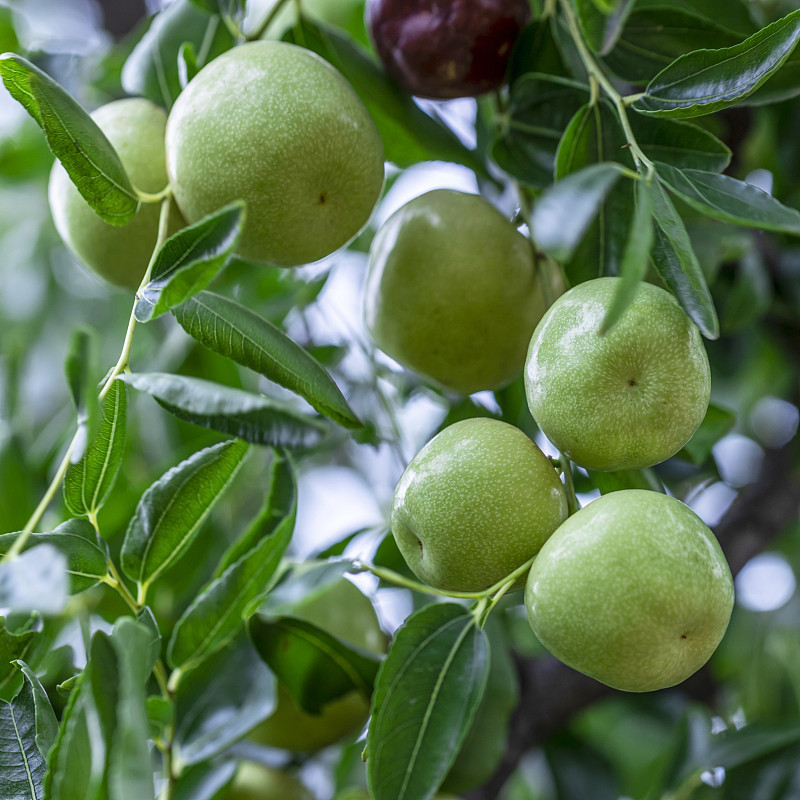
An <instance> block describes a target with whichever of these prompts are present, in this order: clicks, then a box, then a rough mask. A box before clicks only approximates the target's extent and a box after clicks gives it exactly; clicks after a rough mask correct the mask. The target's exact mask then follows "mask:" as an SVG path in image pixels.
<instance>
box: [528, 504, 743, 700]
mask: <svg viewBox="0 0 800 800" xmlns="http://www.w3.org/2000/svg"><path fill="white" fill-rule="evenodd" d="M525 608H526V611H527V614H528V621H529V622H530V624H531V627H532V628H533V632H534V633H535V634H536V636H537V637H538V638H539V640H540V641H541V643H542V644H543V645H544V646H545V647H546V648H547V649H548V650H549V651H550V652H551V653H552V654H553V655H554V656H556V658H559V659H560V660H561V661H563V662H564V663H565V664H568V665H569V666H570V667H573V668H574V669H576V670H578V671H580V672H583V673H585V674H586V675H590V676H591V677H593V678H596V679H597V680H598V681H601V682H602V683H605V684H608V685H609V686H612V687H614V688H615V689H622V690H624V691H628V692H649V691H654V690H656V689H664V688H666V687H668V686H674V685H675V684H677V683H680V682H681V681H684V680H686V678H688V677H689V676H690V675H692V674H693V673H694V672H696V671H697V670H698V669H700V667H702V666H703V664H705V663H706V661H708V659H709V658H710V657H711V654H712V653H713V652H714V650H715V649H716V647H717V645H718V644H719V643H720V641H721V639H722V637H723V635H724V633H725V630H726V628H727V627H728V620H729V619H730V616H731V611H732V609H733V579H732V578H731V572H730V569H729V567H728V564H727V562H726V561H725V556H724V555H723V554H722V550H721V549H720V547H719V544H718V543H717V540H716V539H715V538H714V534H713V533H712V532H711V531H710V530H709V529H708V528H707V527H706V525H705V524H704V523H703V521H702V520H701V519H700V518H699V517H698V516H697V515H696V514H694V512H693V511H691V510H690V509H689V508H687V507H686V506H685V505H684V504H683V503H681V502H680V501H679V500H676V499H675V498H673V497H668V496H667V495H664V494H660V493H658V492H650V491H645V490H642V489H629V490H626V491H621V492H613V493H611V494H607V495H604V496H603V497H600V498H599V499H598V500H595V501H594V502H592V503H590V504H589V505H588V506H586V508H583V509H581V510H580V511H578V512H577V513H576V514H574V515H573V516H571V517H570V518H569V519H568V520H567V521H566V522H565V523H564V524H563V525H562V526H561V527H560V528H559V529H558V530H557V531H556V532H555V533H554V534H553V535H552V536H551V537H550V539H548V541H547V543H546V544H545V545H544V547H542V550H541V552H540V553H539V555H538V556H537V557H536V560H535V561H534V563H533V567H532V568H531V571H530V573H529V575H528V583H527V586H526V588H525Z"/></svg>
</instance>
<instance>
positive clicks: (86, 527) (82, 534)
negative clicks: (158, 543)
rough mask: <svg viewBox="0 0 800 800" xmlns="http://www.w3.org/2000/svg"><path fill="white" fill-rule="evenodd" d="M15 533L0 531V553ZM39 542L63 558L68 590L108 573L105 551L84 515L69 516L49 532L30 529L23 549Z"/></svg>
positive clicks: (77, 589)
mask: <svg viewBox="0 0 800 800" xmlns="http://www.w3.org/2000/svg"><path fill="white" fill-rule="evenodd" d="M17 536H19V534H18V533H4V534H2V535H0V556H2V555H5V554H6V553H7V552H8V551H9V550H10V549H11V545H12V544H13V543H14V540H15V539H16V538H17ZM40 545H48V546H50V547H52V548H53V549H55V550H56V551H58V552H59V553H61V554H62V555H63V557H64V558H65V559H66V573H67V575H68V576H69V591H70V593H71V594H77V593H78V592H83V591H85V590H86V589H91V588H92V586H95V585H96V584H97V583H98V582H99V581H101V580H102V579H103V578H105V577H106V575H108V565H107V562H106V554H105V552H104V551H103V549H102V548H101V547H100V545H99V544H98V539H97V534H96V533H95V530H94V528H93V527H92V525H91V524H90V523H89V522H87V521H86V520H83V519H68V520H67V521H66V522H63V523H62V524H61V525H59V526H58V527H57V528H56V529H55V530H54V531H52V533H32V534H30V536H29V537H28V540H27V542H26V543H25V549H24V551H23V552H27V551H29V550H31V548H34V547H39V546H40Z"/></svg>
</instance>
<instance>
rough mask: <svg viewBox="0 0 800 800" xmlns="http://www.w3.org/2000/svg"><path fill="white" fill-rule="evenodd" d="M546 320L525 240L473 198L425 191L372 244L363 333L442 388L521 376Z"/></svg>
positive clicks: (491, 384)
mask: <svg viewBox="0 0 800 800" xmlns="http://www.w3.org/2000/svg"><path fill="white" fill-rule="evenodd" d="M542 314H544V300H543V299H542V294H541V291H540V288H539V285H538V282H537V280H536V269H535V266H534V263H533V254H532V252H531V247H530V243H529V242H528V241H527V240H526V239H525V237H524V236H523V235H522V234H520V233H519V232H518V231H517V230H516V228H515V227H514V226H513V225H512V224H511V223H510V222H509V221H508V220H507V219H506V218H505V217H504V216H503V215H502V214H501V213H500V212H499V211H498V210H497V209H495V208H494V207H493V206H492V205H491V204H490V203H488V202H487V201H486V200H484V199H483V198H482V197H479V196H478V195H471V194H464V193H462V192H456V191H453V190H451V189H437V190H435V191H432V192H428V193H427V194H423V195H421V196H420V197H416V198H414V199H413V200H411V201H410V202H409V203H407V204H406V205H405V206H403V207H402V208H400V209H399V210H398V211H396V212H395V213H394V214H393V215H392V216H391V217H389V219H388V220H387V221H386V222H385V223H384V225H383V226H382V227H381V229H380V230H379V231H378V233H377V235H376V236H375V238H374V239H373V242H372V247H371V248H370V259H369V271H368V273H367V280H366V284H365V288H364V321H365V323H366V326H367V329H368V330H369V332H370V334H371V335H372V338H373V340H374V341H375V344H376V345H377V346H378V347H379V348H380V349H381V350H383V351H384V352H385V353H386V354H387V355H390V356H391V357H392V358H394V359H395V360H396V361H399V362H400V363H401V364H403V365H404V366H406V367H408V368H409V369H412V370H414V371H416V372H419V373H420V374H422V375H424V376H426V377H427V378H430V379H431V380H433V381H435V382H436V383H438V384H441V385H442V386H444V387H446V388H449V389H454V390H455V391H457V392H462V393H463V394H471V393H472V392H477V391H479V390H481V389H495V388H498V387H500V386H502V385H503V384H506V383H508V382H509V381H510V380H512V379H513V378H515V377H516V376H517V375H519V373H520V372H521V371H522V368H523V366H524V363H525V353H526V352H527V348H528V342H529V341H530V337H531V334H532V333H533V330H534V328H535V327H536V323H537V322H538V321H539V320H540V319H541V317H542Z"/></svg>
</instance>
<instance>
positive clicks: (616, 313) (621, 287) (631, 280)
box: [600, 181, 653, 336]
mask: <svg viewBox="0 0 800 800" xmlns="http://www.w3.org/2000/svg"><path fill="white" fill-rule="evenodd" d="M652 214H653V190H652V188H651V185H650V184H649V183H645V182H644V181H639V182H638V183H637V184H636V211H635V212H634V215H633V219H632V220H631V222H630V227H629V230H628V241H627V242H626V243H625V251H624V252H623V254H622V264H621V265H620V269H619V276H620V281H619V282H618V283H617V288H616V290H615V292H614V299H613V300H612V301H611V306H610V307H609V309H608V311H606V315H605V317H604V318H603V322H602V324H601V325H600V335H601V336H602V335H603V334H605V333H608V331H610V330H611V328H612V327H613V326H614V325H615V324H616V323H617V322H618V321H619V318H620V317H621V316H622V315H623V314H624V313H625V311H626V309H627V308H628V306H629V305H630V304H631V301H632V300H633V298H634V297H635V296H636V290H637V289H638V287H639V283H641V281H643V280H644V276H645V275H646V274H647V265H648V262H649V257H650V249H651V248H652V246H653V220H652Z"/></svg>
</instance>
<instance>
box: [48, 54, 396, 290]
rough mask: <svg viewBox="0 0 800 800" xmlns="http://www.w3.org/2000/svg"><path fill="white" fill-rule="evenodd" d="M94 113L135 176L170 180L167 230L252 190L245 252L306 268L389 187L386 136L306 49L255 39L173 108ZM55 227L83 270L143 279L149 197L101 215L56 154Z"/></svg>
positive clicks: (150, 231) (154, 222)
mask: <svg viewBox="0 0 800 800" xmlns="http://www.w3.org/2000/svg"><path fill="white" fill-rule="evenodd" d="M93 118H94V120H95V122H96V123H97V124H98V126H99V127H100V129H101V130H102V131H103V132H104V133H105V135H106V137H107V138H108V139H109V141H110V142H111V144H112V145H113V146H114V147H115V149H116V150H117V152H118V154H119V156H120V159H121V161H122V164H123V166H124V167H125V169H126V171H127V172H128V175H129V177H130V179H131V181H132V182H133V184H134V185H135V186H136V187H137V188H138V189H139V190H141V191H143V192H150V193H158V192H160V191H162V190H163V189H164V188H165V186H167V185H168V184H169V186H170V189H171V192H172V196H173V198H174V201H175V203H176V204H177V208H175V209H174V210H173V214H172V215H171V219H170V233H171V232H174V231H175V230H177V229H178V228H179V227H181V225H183V224H185V223H184V220H186V221H188V222H189V223H194V222H197V221H198V220H200V219H201V218H202V217H204V216H206V215H207V214H210V213H212V212H214V211H217V210H219V209H220V208H222V207H223V206H225V205H227V204H228V203H231V202H233V201H235V200H244V201H245V203H246V207H247V223H246V225H245V228H244V232H243V236H242V240H241V243H240V246H239V251H238V253H239V255H240V256H241V257H242V258H244V259H246V260H250V261H255V262H264V263H270V264H275V265H278V266H298V265H301V264H308V263H311V262H313V261H318V260H319V259H321V258H324V257H325V256H327V255H330V254H331V253H333V252H334V251H336V250H338V249H339V248H341V247H343V246H344V245H346V244H347V243H348V242H349V241H350V240H351V239H353V238H354V237H355V236H356V235H357V234H358V232H359V231H360V230H361V229H362V228H363V227H364V225H365V224H366V223H367V221H368V219H369V216H370V214H371V213H372V210H373V208H374V206H375V204H376V202H377V200H378V198H379V196H380V193H381V190H382V188H383V178H384V167H383V144H382V142H381V139H380V135H379V134H378V131H377V128H376V127H375V124H374V123H373V121H372V119H371V118H370V116H369V114H368V113H367V110H366V109H365V108H364V105H363V104H362V103H361V101H360V100H359V98H358V96H357V95H356V94H355V92H354V91H353V89H352V88H351V87H350V85H349V84H348V83H347V81H346V80H345V79H344V78H343V77H342V76H341V74H339V73H338V72H337V71H336V70H335V69H334V68H333V67H332V66H330V64H328V63H327V62H326V61H324V60H323V59H322V58H320V57H319V56H317V55H316V54H314V53H312V52H310V51H309V50H306V49H304V48H301V47H296V46H294V45H290V44H285V43H282V42H274V41H269V42H268V41H263V42H262V41H258V42H251V43H249V44H245V45H242V46H240V47H236V48H234V49H233V50H230V51H228V52H226V53H224V54H223V55H221V56H219V57H218V58H216V59H214V60H213V61H212V62H211V63H210V64H208V65H207V66H206V67H205V68H204V69H202V70H201V71H200V72H199V73H198V74H197V75H196V76H195V78H194V79H193V80H192V81H191V82H190V83H189V85H188V86H187V87H186V89H185V90H184V91H183V92H182V93H181V94H180V96H179V97H178V99H177V101H176V102H175V105H174V106H173V108H172V110H171V112H170V113H169V116H168V115H167V113H166V112H165V111H164V110H163V109H161V108H159V107H158V106H155V105H153V104H152V103H150V102H149V101H147V100H143V99H126V100H119V101H116V102H113V103H109V104H108V105H106V106H103V107H101V108H100V109H98V110H97V111H95V112H94V114H93ZM50 206H51V209H52V212H53V218H54V220H55V223H56V227H57V229H58V231H59V233H60V235H61V237H62V238H63V239H64V241H65V242H66V243H67V245H68V246H69V247H70V249H71V250H72V251H73V253H74V254H75V255H76V256H77V258H78V260H79V261H81V263H83V264H84V265H85V266H87V267H88V268H89V269H91V270H92V271H94V272H95V273H97V274H98V275H100V276H101V277H103V278H104V279H106V280H108V281H109V282H111V283H113V284H115V285H118V286H122V287H127V288H132V289H135V288H136V287H137V286H138V285H139V282H140V281H141V278H142V276H143V274H144V272H145V270H146V267H147V264H148V262H149V260H150V256H151V254H152V251H153V248H154V246H155V243H156V238H157V232H158V209H157V206H156V205H155V204H154V203H145V204H143V205H142V206H141V208H140V209H139V211H138V213H137V215H136V217H135V218H134V220H133V221H132V222H130V223H129V224H127V225H125V226H123V227H115V226H113V225H110V224H108V223H106V222H104V221H103V220H101V219H100V217H98V216H97V215H96V214H95V213H94V212H93V211H92V209H91V208H90V207H89V205H88V204H87V203H86V201H85V200H84V199H83V198H82V197H81V195H80V194H79V192H78V190H77V189H76V188H75V186H74V185H73V184H72V183H71V181H70V179H69V177H68V176H67V174H66V172H65V170H64V169H63V167H61V165H60V164H58V163H56V165H55V166H54V168H53V172H52V175H51V181H50Z"/></svg>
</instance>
